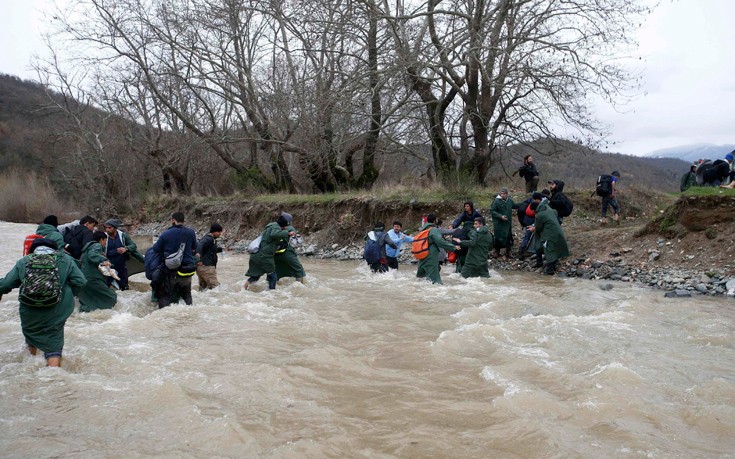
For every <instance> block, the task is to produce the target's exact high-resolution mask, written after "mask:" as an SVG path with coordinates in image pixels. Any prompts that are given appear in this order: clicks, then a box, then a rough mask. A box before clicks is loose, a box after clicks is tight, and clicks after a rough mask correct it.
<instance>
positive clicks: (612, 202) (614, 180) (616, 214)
mask: <svg viewBox="0 0 735 459" xmlns="http://www.w3.org/2000/svg"><path fill="white" fill-rule="evenodd" d="M610 177H611V183H610V186H611V190H610V194H609V195H608V196H603V197H602V219H601V220H600V223H601V224H603V225H607V207H608V206H610V207H612V210H613V217H612V218H613V221H615V223H617V224H618V225H619V224H620V205H619V204H618V189H617V184H618V179H619V178H620V172H618V171H613V172H612V173H611V174H610Z"/></svg>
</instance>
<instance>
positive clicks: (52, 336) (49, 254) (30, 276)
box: [0, 233, 87, 367]
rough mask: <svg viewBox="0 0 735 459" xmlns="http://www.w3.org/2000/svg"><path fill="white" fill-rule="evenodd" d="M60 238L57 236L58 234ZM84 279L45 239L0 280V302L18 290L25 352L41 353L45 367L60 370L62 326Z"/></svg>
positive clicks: (52, 243)
mask: <svg viewBox="0 0 735 459" xmlns="http://www.w3.org/2000/svg"><path fill="white" fill-rule="evenodd" d="M59 235H61V233H59ZM86 283H87V279H86V278H85V277H84V274H82V272H81V271H80V269H79V267H78V266H77V264H76V262H75V261H74V259H73V258H72V257H71V256H70V255H69V254H67V253H66V252H64V251H63V250H58V245H57V244H56V242H54V241H52V240H50V239H47V238H38V239H36V240H34V241H33V243H32V244H31V248H30V254H29V255H26V256H24V257H23V258H21V259H20V260H18V261H17V262H16V263H15V266H13V269H11V270H10V272H8V273H7V274H6V275H5V277H3V278H2V279H0V298H2V295H4V294H6V293H9V292H10V291H12V290H13V289H15V288H19V287H20V291H19V293H18V302H19V304H20V306H19V309H18V312H19V314H20V326H21V329H22V331H23V337H24V338H25V342H26V345H27V346H28V350H29V352H30V353H31V354H32V355H36V353H37V352H38V350H39V349H40V350H41V351H43V354H44V357H45V358H46V364H47V365H48V366H50V367H58V366H61V353H62V350H63V348H64V325H65V324H66V319H68V318H69V316H70V315H71V314H72V312H74V295H75V294H76V293H78V291H79V289H81V288H82V287H84V285H85V284H86Z"/></svg>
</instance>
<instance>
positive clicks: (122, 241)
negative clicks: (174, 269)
mask: <svg viewBox="0 0 735 459" xmlns="http://www.w3.org/2000/svg"><path fill="white" fill-rule="evenodd" d="M121 226H122V222H121V221H120V220H118V219H116V218H111V219H109V220H107V221H106V222H105V223H104V227H105V233H107V236H108V239H107V250H106V252H105V256H107V259H108V260H110V263H112V267H113V268H115V271H117V275H118V276H119V277H120V280H119V281H117V284H118V285H119V286H120V290H127V289H128V288H129V285H128V266H127V261H128V259H129V258H130V257H133V258H135V259H137V260H138V261H140V262H141V263H142V262H144V261H145V258H144V257H143V255H141V253H140V252H138V246H137V245H136V244H135V242H133V239H132V238H131V237H130V236H129V235H128V234H127V233H124V232H123V231H122V230H120V227H121ZM111 283H112V278H110V277H108V278H107V285H110V284H111Z"/></svg>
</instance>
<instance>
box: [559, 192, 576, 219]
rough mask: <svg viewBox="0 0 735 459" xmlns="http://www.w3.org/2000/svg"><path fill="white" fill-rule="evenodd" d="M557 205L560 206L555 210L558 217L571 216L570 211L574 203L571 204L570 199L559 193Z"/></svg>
mask: <svg viewBox="0 0 735 459" xmlns="http://www.w3.org/2000/svg"><path fill="white" fill-rule="evenodd" d="M559 194H560V196H559V203H560V204H561V206H560V207H559V208H558V209H556V213H557V214H559V216H560V217H562V218H564V217H568V216H570V215H572V210H574V203H572V201H571V199H569V198H568V197H567V195H565V194H564V193H559Z"/></svg>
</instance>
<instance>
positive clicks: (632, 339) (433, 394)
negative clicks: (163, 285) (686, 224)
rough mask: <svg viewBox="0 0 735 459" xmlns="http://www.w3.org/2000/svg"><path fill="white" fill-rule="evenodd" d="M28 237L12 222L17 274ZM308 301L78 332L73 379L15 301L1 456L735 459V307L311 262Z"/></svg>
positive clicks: (290, 294) (175, 314)
mask: <svg viewBox="0 0 735 459" xmlns="http://www.w3.org/2000/svg"><path fill="white" fill-rule="evenodd" d="M33 229H34V227H33V226H30V225H17V224H9V223H0V244H2V247H3V249H4V250H3V255H2V257H0V275H4V273H5V272H7V271H8V270H9V269H10V267H11V266H12V265H13V263H14V262H15V260H16V259H17V258H18V256H19V252H20V247H21V245H22V242H21V241H22V239H23V237H24V236H25V235H26V234H28V233H30V232H32V231H33ZM304 261H305V267H306V270H307V273H308V280H309V282H308V284H307V285H305V286H304V285H301V284H295V283H290V284H288V285H285V286H280V287H279V289H278V290H276V291H260V292H243V291H242V290H241V287H240V286H241V284H242V281H243V273H244V271H245V269H246V266H247V256H244V255H242V256H234V255H232V256H231V255H229V254H228V255H227V256H226V257H225V259H224V260H223V261H222V262H221V264H220V266H219V269H218V271H219V275H220V279H221V281H222V283H223V286H222V287H221V288H219V289H218V290H216V291H210V292H205V293H199V292H196V293H195V294H194V305H193V306H192V307H187V306H184V305H181V306H174V307H170V308H166V309H164V310H160V311H159V310H157V309H156V308H155V306H154V305H153V304H151V303H150V302H149V301H148V300H149V295H148V294H147V293H141V292H134V291H128V292H123V293H122V294H121V295H120V301H119V303H118V305H117V307H116V308H115V309H114V310H112V311H98V312H94V313H91V314H79V313H75V314H74V315H73V316H72V317H71V318H70V319H69V321H68V322H67V329H66V347H65V349H64V362H63V363H64V368H62V369H61V370H58V369H50V368H45V367H44V361H43V359H42V358H41V357H35V358H34V357H30V356H29V355H28V353H27V352H25V351H24V348H23V338H22V335H21V331H20V325H19V319H18V312H17V301H16V295H15V292H14V293H12V294H8V295H6V296H5V297H4V298H3V300H2V303H1V304H0V456H2V457H29V458H31V457H32V458H37V457H80V458H87V457H152V456H155V457H171V458H178V457H196V458H210V457H288V458H301V457H314V458H320V457H519V458H520V457H625V458H627V457H687V458H689V457H731V456H732V455H733V451H735V372H734V371H733V370H734V369H735V350H734V349H733V326H734V325H735V312H734V311H735V302H733V301H732V300H727V299H711V298H701V299H693V300H684V301H682V300H668V299H664V298H663V294H662V293H661V292H656V291H651V290H647V289H643V288H637V287H632V286H628V285H624V284H616V285H615V288H614V289H613V290H611V291H602V290H600V289H599V288H598V285H597V284H596V283H594V282H589V281H581V280H577V279H559V278H553V279H550V278H548V277H539V276H536V275H521V274H510V273H502V274H498V273H493V278H492V279H489V280H485V281H481V280H469V281H465V280H462V279H460V278H459V277H457V275H447V274H446V273H445V275H444V281H445V285H444V286H433V285H431V284H428V283H425V282H422V281H420V280H417V279H416V278H415V277H414V275H415V268H414V267H412V266H408V265H406V266H401V270H400V271H399V272H397V273H395V272H394V273H389V274H384V275H372V274H370V273H369V272H368V270H367V269H366V267H365V266H363V264H360V263H357V262H336V261H319V260H311V259H306V260H304Z"/></svg>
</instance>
